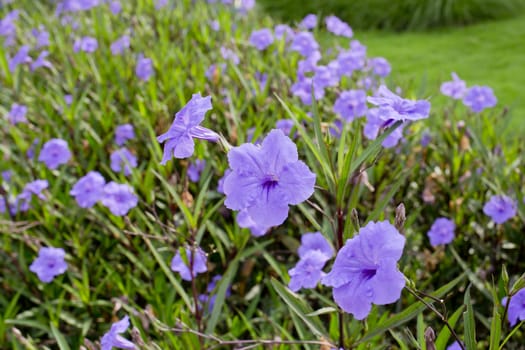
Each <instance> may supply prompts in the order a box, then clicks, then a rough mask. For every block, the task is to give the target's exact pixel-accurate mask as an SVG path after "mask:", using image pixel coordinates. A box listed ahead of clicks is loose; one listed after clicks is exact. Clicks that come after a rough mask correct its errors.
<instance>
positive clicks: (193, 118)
mask: <svg viewBox="0 0 525 350" xmlns="http://www.w3.org/2000/svg"><path fill="white" fill-rule="evenodd" d="M210 109H212V106H211V97H210V96H207V97H201V94H200V93H198V94H193V96H192V97H191V100H190V101H189V102H188V103H187V104H186V106H184V107H183V108H182V109H181V110H180V111H179V112H177V114H175V120H174V121H173V124H172V125H171V127H170V129H169V130H168V132H166V133H165V134H162V135H160V136H159V137H157V141H159V142H160V143H162V142H165V141H167V142H166V144H165V145H164V155H163V156H162V161H161V162H160V164H162V165H164V164H166V162H167V161H168V160H170V159H171V157H172V156H173V157H175V158H188V157H190V156H191V155H192V154H193V150H194V147H195V144H194V142H193V138H194V137H195V138H198V139H202V140H208V141H214V142H216V141H218V140H219V135H218V134H217V133H215V132H213V131H211V130H210V129H207V128H204V127H202V126H200V125H199V124H200V123H201V122H202V121H203V120H204V115H205V114H206V112H207V111H209V110H210Z"/></svg>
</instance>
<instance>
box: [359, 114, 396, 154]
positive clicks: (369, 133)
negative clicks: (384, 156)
mask: <svg viewBox="0 0 525 350" xmlns="http://www.w3.org/2000/svg"><path fill="white" fill-rule="evenodd" d="M379 114H380V110H379V108H372V109H369V110H368V111H367V114H366V124H365V127H364V129H363V134H364V135H365V137H366V138H367V139H369V140H375V139H376V138H377V136H378V134H379V130H381V128H383V127H384V126H385V121H384V120H382V119H381V118H380V117H379ZM402 138H403V125H400V126H398V127H397V128H396V129H395V130H394V131H393V132H392V133H390V135H388V136H387V137H386V138H385V139H384V140H383V142H382V143H381V145H382V146H383V147H385V148H392V147H394V146H396V145H397V144H398V143H399V141H400V140H401V139H402Z"/></svg>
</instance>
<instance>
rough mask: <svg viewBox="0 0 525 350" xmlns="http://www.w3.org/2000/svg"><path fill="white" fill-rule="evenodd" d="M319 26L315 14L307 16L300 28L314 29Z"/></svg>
mask: <svg viewBox="0 0 525 350" xmlns="http://www.w3.org/2000/svg"><path fill="white" fill-rule="evenodd" d="M316 25H317V16H316V15H314V14H309V15H306V16H305V17H304V18H303V20H302V21H301V23H299V28H302V29H313V28H315V26H316Z"/></svg>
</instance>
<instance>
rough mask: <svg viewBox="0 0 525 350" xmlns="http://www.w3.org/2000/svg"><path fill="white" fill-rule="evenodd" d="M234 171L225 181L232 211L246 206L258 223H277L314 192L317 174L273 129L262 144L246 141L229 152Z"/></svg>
mask: <svg viewBox="0 0 525 350" xmlns="http://www.w3.org/2000/svg"><path fill="white" fill-rule="evenodd" d="M228 162H229V165H230V168H231V169H232V173H231V174H230V175H228V177H227V178H226V180H225V181H224V192H225V194H226V201H225V202H224V204H225V205H226V207H227V208H229V209H232V210H243V209H246V210H247V213H248V215H249V216H250V217H251V218H252V220H253V221H254V222H255V224H256V225H258V226H265V227H271V226H277V225H280V224H282V223H283V222H284V220H286V218H287V217H288V210H289V207H288V206H289V205H290V204H291V205H297V204H299V203H301V202H303V201H305V200H306V199H308V198H309V197H310V196H311V195H312V194H313V192H314V185H315V174H314V173H312V172H311V171H310V169H308V166H307V165H306V164H305V163H303V162H302V161H300V160H299V159H298V154H297V147H296V145H295V144H294V143H293V142H292V140H290V138H288V137H286V136H285V135H284V133H283V132H282V131H281V130H276V129H274V130H272V131H271V132H270V133H269V134H268V136H266V138H265V139H264V140H263V142H262V145H261V147H257V146H255V145H253V144H250V143H245V144H243V145H241V146H239V147H234V148H232V149H231V150H230V151H229V152H228Z"/></svg>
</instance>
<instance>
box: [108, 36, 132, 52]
mask: <svg viewBox="0 0 525 350" xmlns="http://www.w3.org/2000/svg"><path fill="white" fill-rule="evenodd" d="M129 44H130V39H129V35H126V34H124V35H123V36H121V37H120V38H118V39H117V40H115V41H114V42H112V43H111V46H110V49H111V54H112V55H113V56H116V55H122V54H123V53H124V51H126V50H127V49H129Z"/></svg>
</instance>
